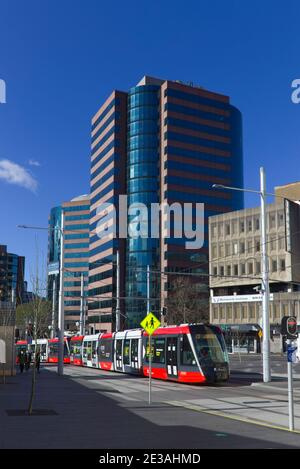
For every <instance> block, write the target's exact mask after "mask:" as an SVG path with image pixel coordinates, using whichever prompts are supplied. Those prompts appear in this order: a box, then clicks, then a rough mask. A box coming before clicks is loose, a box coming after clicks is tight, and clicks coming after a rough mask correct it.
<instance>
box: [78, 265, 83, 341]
mask: <svg viewBox="0 0 300 469" xmlns="http://www.w3.org/2000/svg"><path fill="white" fill-rule="evenodd" d="M83 316H84V276H83V272H82V273H81V276H80V319H79V332H80V335H83Z"/></svg>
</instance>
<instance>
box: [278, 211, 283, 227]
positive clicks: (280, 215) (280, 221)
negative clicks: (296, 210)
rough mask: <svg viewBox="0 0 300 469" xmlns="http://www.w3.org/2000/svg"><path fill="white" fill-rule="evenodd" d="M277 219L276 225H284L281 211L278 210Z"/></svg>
mask: <svg viewBox="0 0 300 469" xmlns="http://www.w3.org/2000/svg"><path fill="white" fill-rule="evenodd" d="M277 220H278V226H283V225H284V215H283V212H279V213H278V216H277Z"/></svg>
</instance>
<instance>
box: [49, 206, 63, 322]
mask: <svg viewBox="0 0 300 469" xmlns="http://www.w3.org/2000/svg"><path fill="white" fill-rule="evenodd" d="M61 215H62V207H61V206H58V207H53V208H52V209H51V210H50V215H49V218H48V227H49V234H48V285H47V290H48V291H47V296H48V300H49V301H51V303H52V302H53V295H54V310H55V317H56V318H57V315H58V297H59V288H60V279H59V265H60V251H61V246H60V230H61V228H62V226H61Z"/></svg>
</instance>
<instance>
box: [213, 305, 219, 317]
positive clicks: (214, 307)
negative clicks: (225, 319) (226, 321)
mask: <svg viewBox="0 0 300 469" xmlns="http://www.w3.org/2000/svg"><path fill="white" fill-rule="evenodd" d="M218 318H219V314H218V306H213V319H218Z"/></svg>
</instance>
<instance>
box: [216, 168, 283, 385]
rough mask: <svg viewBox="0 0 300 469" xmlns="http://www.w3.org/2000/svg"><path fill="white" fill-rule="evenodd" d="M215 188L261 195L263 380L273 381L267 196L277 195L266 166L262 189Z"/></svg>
mask: <svg viewBox="0 0 300 469" xmlns="http://www.w3.org/2000/svg"><path fill="white" fill-rule="evenodd" d="M212 187H214V188H218V189H228V190H233V191H241V192H251V193H255V194H259V195H260V200H261V203H260V224H261V227H260V233H261V259H262V319H263V350H262V353H263V380H264V382H265V383H268V382H270V381H271V367H270V315H269V310H270V288H269V263H268V255H267V244H266V241H267V224H266V196H267V195H275V194H269V193H267V192H266V176H265V171H264V168H262V167H261V168H260V190H259V191H256V190H252V189H242V188H239V187H230V186H224V185H223V184H213V186H212Z"/></svg>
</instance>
